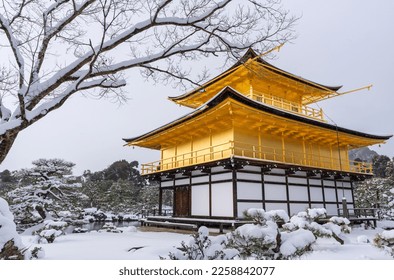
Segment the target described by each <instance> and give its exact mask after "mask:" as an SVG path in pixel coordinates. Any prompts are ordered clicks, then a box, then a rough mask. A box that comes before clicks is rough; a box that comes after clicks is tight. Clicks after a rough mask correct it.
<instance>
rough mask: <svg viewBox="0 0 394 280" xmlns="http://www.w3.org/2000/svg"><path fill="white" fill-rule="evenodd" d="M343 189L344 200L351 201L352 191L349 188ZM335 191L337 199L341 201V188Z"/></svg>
mask: <svg viewBox="0 0 394 280" xmlns="http://www.w3.org/2000/svg"><path fill="white" fill-rule="evenodd" d="M344 191H345V197H346V201H347V202H353V199H352V191H351V190H347V189H345V190H344ZM337 192H338V199H339V201H342V197H343V192H342V189H337Z"/></svg>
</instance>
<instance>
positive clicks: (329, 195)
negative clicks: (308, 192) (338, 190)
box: [324, 188, 337, 202]
mask: <svg viewBox="0 0 394 280" xmlns="http://www.w3.org/2000/svg"><path fill="white" fill-rule="evenodd" d="M324 197H325V199H326V201H330V202H336V201H337V198H336V195H335V189H329V188H325V189H324Z"/></svg>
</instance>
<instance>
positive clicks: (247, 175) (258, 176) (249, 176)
mask: <svg viewBox="0 0 394 280" xmlns="http://www.w3.org/2000/svg"><path fill="white" fill-rule="evenodd" d="M238 179H243V180H254V181H261V174H253V173H241V172H238V173H237V180H238Z"/></svg>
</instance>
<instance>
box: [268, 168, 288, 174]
mask: <svg viewBox="0 0 394 280" xmlns="http://www.w3.org/2000/svg"><path fill="white" fill-rule="evenodd" d="M271 173H275V174H285V170H284V169H280V168H273V169H272V170H271Z"/></svg>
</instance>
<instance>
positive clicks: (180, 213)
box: [174, 187, 190, 217]
mask: <svg viewBox="0 0 394 280" xmlns="http://www.w3.org/2000/svg"><path fill="white" fill-rule="evenodd" d="M174 214H175V216H177V217H185V216H190V187H175V213H174Z"/></svg>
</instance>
